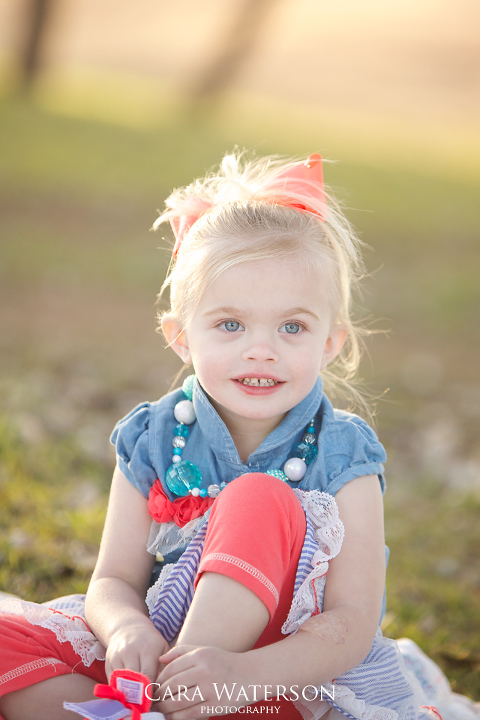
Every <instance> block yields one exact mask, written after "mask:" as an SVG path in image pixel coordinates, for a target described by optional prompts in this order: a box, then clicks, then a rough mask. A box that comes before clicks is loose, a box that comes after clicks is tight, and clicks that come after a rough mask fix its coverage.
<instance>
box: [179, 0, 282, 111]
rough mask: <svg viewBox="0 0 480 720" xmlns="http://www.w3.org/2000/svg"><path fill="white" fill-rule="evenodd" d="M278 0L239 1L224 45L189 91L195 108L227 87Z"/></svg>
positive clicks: (246, 56)
mask: <svg viewBox="0 0 480 720" xmlns="http://www.w3.org/2000/svg"><path fill="white" fill-rule="evenodd" d="M278 1H279V0H240V3H239V5H238V10H237V14H236V17H235V19H234V22H233V25H232V28H231V30H230V32H229V33H226V35H223V36H222V37H224V38H225V41H224V43H222V45H221V46H220V49H219V51H218V53H217V54H216V55H215V57H214V58H213V60H212V62H211V63H210V65H209V66H208V67H207V68H206V70H205V72H204V73H203V75H202V76H201V77H200V79H199V80H198V82H197V83H196V85H195V86H194V87H193V90H192V91H191V100H192V103H193V104H194V105H195V104H196V103H197V102H201V101H202V100H207V99H214V98H215V97H217V96H219V95H220V94H221V93H222V92H223V90H225V88H226V87H227V86H228V85H229V83H230V82H231V80H232V79H233V78H234V76H235V75H236V74H237V73H238V71H239V70H240V68H241V66H242V65H243V63H244V62H245V60H247V58H248V57H249V55H250V54H251V51H252V50H253V48H254V46H255V44H256V42H257V40H258V38H259V37H260V35H261V32H262V30H263V28H264V26H265V24H266V22H267V20H268V18H269V17H270V11H271V10H272V8H273V6H274V5H275V3H278Z"/></svg>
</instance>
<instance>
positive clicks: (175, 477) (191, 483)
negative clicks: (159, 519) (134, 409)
mask: <svg viewBox="0 0 480 720" xmlns="http://www.w3.org/2000/svg"><path fill="white" fill-rule="evenodd" d="M194 381H195V375H189V376H188V377H187V378H186V379H185V381H184V383H183V385H182V391H183V394H184V396H185V399H184V400H180V401H179V402H178V403H177V404H176V405H175V407H174V410H173V414H174V415H175V419H176V420H177V423H178V424H177V425H176V426H175V437H174V438H173V441H172V445H173V457H172V464H171V465H170V467H169V468H168V470H167V474H166V476H165V482H166V483H167V487H168V489H169V490H170V491H171V492H172V493H173V494H174V495H178V496H179V497H185V496H186V495H189V494H190V495H193V496H195V497H196V496H200V497H207V495H208V496H209V497H211V498H215V497H217V495H218V494H219V493H220V492H221V490H223V488H224V487H225V486H226V484H227V483H225V482H222V483H220V484H219V485H217V484H212V485H209V486H208V488H201V487H200V486H201V484H202V473H201V472H200V470H199V468H198V467H197V466H196V465H195V464H194V463H192V462H190V461H189V460H182V452H183V449H184V447H185V445H186V444H187V438H188V433H189V429H188V426H189V425H192V423H194V422H195V420H196V415H195V410H194V407H193V402H192V398H193V384H194ZM316 443H317V438H316V436H315V426H314V421H313V419H312V420H310V422H309V424H308V426H307V429H306V431H305V433H304V435H303V438H302V440H301V441H300V442H299V443H297V444H296V445H295V446H294V448H293V450H292V452H291V457H290V458H289V459H288V460H287V461H286V463H285V465H284V466H283V470H279V469H272V470H267V475H273V477H276V478H278V479H279V480H282V481H283V482H288V481H289V480H290V481H292V482H299V481H300V480H302V478H303V477H304V476H305V473H306V471H307V465H310V463H312V462H313V461H314V460H315V458H316V457H317V455H318V448H317V446H316Z"/></svg>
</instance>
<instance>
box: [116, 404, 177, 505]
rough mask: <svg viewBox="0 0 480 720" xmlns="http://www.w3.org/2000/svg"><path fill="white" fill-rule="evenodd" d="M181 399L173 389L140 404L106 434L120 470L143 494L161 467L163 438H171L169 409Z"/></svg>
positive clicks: (171, 413) (171, 411) (147, 491)
mask: <svg viewBox="0 0 480 720" xmlns="http://www.w3.org/2000/svg"><path fill="white" fill-rule="evenodd" d="M182 398H183V393H182V391H181V390H174V391H173V392H171V393H168V395H165V396H164V397H162V398H161V399H160V400H156V401H154V402H143V403H140V404H139V405H137V406H136V407H135V408H133V410H131V411H130V412H129V413H127V415H125V417H123V418H122V419H121V420H119V422H118V423H117V424H116V425H115V427H114V429H113V432H112V435H111V437H110V442H111V443H112V444H113V445H114V446H115V450H116V455H117V463H118V465H119V467H120V470H121V471H122V473H123V474H124V475H125V477H126V478H127V479H128V480H129V481H130V482H131V483H132V485H134V486H135V487H137V488H138V489H139V490H140V492H141V493H142V494H143V495H145V497H147V496H148V493H149V491H150V487H151V486H152V485H153V483H154V482H155V480H156V479H157V477H158V475H159V474H160V473H161V471H162V469H163V468H160V467H159V465H160V464H161V461H162V458H163V454H164V453H163V452H162V447H163V444H164V437H165V435H166V434H169V435H172V437H173V427H174V425H175V423H176V421H175V418H174V415H173V408H174V407H175V405H176V403H177V402H178V401H179V400H180V399H182ZM170 426H171V428H170ZM168 431H170V433H169V432H168Z"/></svg>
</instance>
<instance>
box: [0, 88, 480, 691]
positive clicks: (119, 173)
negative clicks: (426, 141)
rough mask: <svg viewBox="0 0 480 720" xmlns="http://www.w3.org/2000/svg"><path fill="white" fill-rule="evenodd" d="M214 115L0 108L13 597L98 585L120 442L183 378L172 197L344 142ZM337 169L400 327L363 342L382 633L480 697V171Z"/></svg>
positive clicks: (377, 166)
mask: <svg viewBox="0 0 480 720" xmlns="http://www.w3.org/2000/svg"><path fill="white" fill-rule="evenodd" d="M254 114H255V113H254V112H253V110H252V111H251V116H253V115H254ZM219 118H221V114H219V115H217V116H216V118H215V119H211V118H209V117H208V115H205V116H204V117H203V118H201V117H197V118H195V117H192V118H190V119H189V120H182V121H179V120H178V117H174V116H172V115H169V113H168V112H167V111H166V110H165V108H163V110H162V113H160V114H159V119H158V121H157V123H156V124H150V125H148V126H142V127H140V126H133V125H132V126H128V125H127V124H125V123H124V124H121V123H112V122H106V121H100V120H92V119H88V118H85V117H84V118H81V117H78V116H75V115H74V114H71V115H70V116H68V115H67V114H61V113H57V112H51V111H46V110H42V109H41V108H40V107H39V106H38V105H36V104H33V103H29V102H26V101H13V100H4V101H3V102H2V103H1V104H0V156H1V158H2V163H1V165H0V202H1V204H2V245H1V263H0V294H1V298H2V301H3V303H2V305H3V312H2V317H1V319H0V351H1V352H0V369H1V372H2V379H1V381H0V390H1V392H2V397H3V417H2V419H1V422H0V556H1V559H2V562H1V563H0V588H1V589H3V590H6V591H9V592H13V593H17V594H19V595H21V596H22V597H25V598H28V599H35V600H40V601H41V600H46V599H48V598H50V597H53V596H56V595H59V594H66V593H70V592H77V591H83V590H85V588H86V585H87V582H88V577H89V574H90V572H91V569H92V567H93V564H94V561H95V556H96V551H97V547H98V542H99V539H100V534H101V528H102V523H103V517H104V512H105V506H106V497H107V492H108V483H109V476H110V474H111V470H112V463H113V457H112V454H111V453H110V451H109V450H108V443H107V438H108V434H109V431H110V429H111V427H112V426H113V424H114V422H115V421H116V420H117V419H118V418H119V417H121V416H122V414H124V413H125V412H127V411H128V410H129V409H130V408H131V407H132V406H133V405H135V404H136V403H137V402H140V401H141V400H143V399H145V398H149V399H153V398H154V397H156V396H158V395H160V394H162V393H163V392H165V391H166V390H167V389H168V387H169V384H170V381H171V378H172V377H173V376H174V373H175V369H176V364H175V362H174V361H173V360H172V359H170V358H169V356H168V354H166V353H165V352H163V351H162V346H161V342H160V340H159V339H156V338H155V335H154V333H153V327H154V316H155V309H154V304H153V303H154V299H155V294H156V292H157V290H158V287H159V285H160V283H161V278H162V275H163V273H164V271H165V267H166V264H165V259H164V257H163V254H161V253H159V252H158V251H157V250H156V248H157V247H158V246H162V245H165V241H164V240H163V239H162V237H161V235H158V234H157V235H156V236H153V235H152V234H150V233H149V231H148V228H149V226H150V224H151V222H152V221H153V220H154V218H155V215H156V208H158V207H159V206H160V204H161V202H162V200H163V198H164V197H165V196H166V194H167V192H168V191H169V189H170V188H171V187H172V186H176V185H178V184H180V183H184V182H188V181H190V180H191V179H192V178H193V177H195V176H197V175H200V174H202V173H203V172H204V170H205V169H206V168H208V167H210V166H211V165H213V164H214V163H216V162H217V161H218V160H219V158H220V157H221V155H222V154H223V153H224V151H225V150H227V149H231V148H232V147H233V146H234V145H235V144H238V145H239V146H240V147H243V146H249V147H251V146H259V151H260V152H262V153H263V152H272V151H273V152H280V153H284V152H285V153H291V152H298V153H300V152H305V147H304V146H306V144H307V140H308V143H309V146H310V147H312V148H313V149H316V148H317V147H320V148H323V147H325V146H329V144H330V145H331V146H338V145H339V144H340V140H341V138H340V139H339V138H338V137H333V135H331V136H329V137H327V138H325V137H324V136H322V137H321V136H320V133H319V132H318V130H316V129H315V127H314V125H313V124H312V125H310V126H305V127H304V126H302V127H297V126H295V127H293V126H289V125H288V124H287V125H285V126H281V123H279V120H278V114H277V115H275V118H274V119H275V132H274V133H272V134H271V136H270V135H269V133H268V131H267V130H265V128H268V126H269V123H270V124H271V123H273V120H272V119H271V118H270V120H269V116H268V115H267V114H264V116H263V117H262V118H261V119H260V120H259V121H258V123H257V125H256V126H255V124H254V123H253V121H251V120H250V121H249V122H248V123H247V122H246V123H245V124H244V127H239V122H238V120H237V121H236V122H233V120H230V121H229V122H227V121H226V120H225V121H221V119H219ZM282 127H283V128H284V129H283V131H282ZM268 137H270V142H268V141H265V139H264V138H268ZM346 141H347V142H346V144H347V145H348V141H349V142H350V143H351V139H350V140H349V139H348V138H346ZM325 174H326V176H327V179H328V181H329V183H330V184H331V185H332V186H334V187H345V188H348V194H347V193H346V192H343V193H342V195H343V198H344V200H345V203H346V204H347V205H348V207H349V208H351V209H350V210H349V211H348V214H349V217H350V218H351V219H352V220H353V222H354V224H355V225H356V226H357V227H358V228H359V230H360V231H361V233H362V237H363V238H364V239H365V240H366V241H367V242H368V244H369V245H370V246H372V247H373V248H374V249H375V250H374V251H373V250H372V251H369V252H368V253H367V264H368V267H369V270H370V271H371V272H372V276H371V277H370V278H369V279H368V280H367V283H366V294H365V296H364V298H363V300H362V305H363V307H364V310H363V311H362V312H363V314H365V315H370V314H372V315H373V316H376V317H379V318H380V321H379V323H377V326H378V324H379V325H380V326H382V327H386V328H388V329H389V330H390V331H391V333H390V338H388V337H386V336H385V335H377V336H374V337H372V338H371V342H370V343H369V345H370V355H371V361H368V360H366V361H365V363H364V365H363V368H362V370H363V375H364V376H365V377H366V378H367V380H368V381H369V382H370V383H371V387H372V390H373V392H374V393H377V394H381V393H382V392H383V391H384V390H385V389H386V388H390V390H389V392H388V393H387V394H386V395H385V396H384V399H382V401H381V402H380V403H379V417H378V432H379V435H380V437H381V439H382V440H383V441H384V443H385V444H386V446H387V451H388V453H389V457H390V462H389V466H388V467H389V474H388V478H389V489H388V492H387V496H386V527H387V541H388V544H389V546H390V548H391V561H390V566H389V572H388V613H387V617H386V622H385V632H386V634H389V635H391V636H392V637H400V636H409V637H412V638H413V639H414V640H415V641H417V642H418V643H419V645H420V646H421V647H422V648H423V649H424V650H425V651H426V652H427V653H428V654H430V655H431V656H432V657H433V658H434V659H435V660H436V661H437V662H438V663H439V664H440V665H441V666H442V667H443V669H444V670H445V672H446V673H447V675H448V676H449V678H450V680H451V682H452V683H453V686H454V689H455V690H456V691H457V692H465V693H468V694H470V695H471V696H472V697H475V698H476V699H479V700H480V683H479V681H478V669H479V666H480V658H479V655H478V647H480V603H479V602H478V601H479V594H480V571H479V567H480V564H479V562H478V560H479V557H478V555H479V552H480V551H479V547H480V542H479V541H480V537H479V530H478V520H477V518H478V511H479V509H480V508H479V495H478V487H479V480H478V478H479V476H480V470H479V465H480V463H479V460H478V457H479V455H478V433H479V431H480V413H479V412H478V406H479V403H478V400H479V399H480V382H479V379H478V369H477V364H476V362H475V359H474V358H475V352H476V350H477V349H478V346H479V344H480V343H479V340H480V338H479V337H478V331H476V330H475V328H476V327H477V325H478V322H477V319H478V316H479V311H480V290H479V287H480V285H479V283H478V272H477V268H478V266H479V260H480V257H479V256H480V249H479V246H478V241H477V238H478V230H479V225H480V222H479V217H478V201H477V198H478V189H479V188H478V182H476V181H475V180H474V179H473V175H472V173H471V168H469V171H468V172H466V173H465V178H463V179H462V178H461V174H460V173H459V172H457V174H456V175H455V176H450V177H448V176H447V175H446V174H445V173H441V172H436V173H434V172H433V171H432V172H431V173H428V172H426V171H425V165H424V164H423V165H422V163H421V161H420V158H419V161H418V163H417V165H414V164H413V163H412V164H410V165H407V164H405V163H399V162H397V161H396V160H395V158H394V157H393V158H388V157H385V156H382V157H380V156H378V155H377V156H376V155H375V154H374V153H372V155H371V157H370V159H369V160H366V159H365V158H363V159H362V158H359V157H358V156H357V157H354V158H353V160H351V161H348V160H345V161H343V162H342V163H341V164H339V165H331V166H328V167H327V168H326V172H325ZM354 208H363V209H364V210H366V211H367V212H365V211H363V210H362V211H359V210H356V209H354ZM372 368H373V369H372Z"/></svg>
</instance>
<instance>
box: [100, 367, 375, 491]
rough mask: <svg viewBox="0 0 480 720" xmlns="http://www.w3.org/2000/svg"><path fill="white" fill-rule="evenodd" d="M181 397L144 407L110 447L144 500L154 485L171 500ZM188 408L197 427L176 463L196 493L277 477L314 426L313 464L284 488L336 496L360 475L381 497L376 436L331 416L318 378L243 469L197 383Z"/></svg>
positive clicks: (343, 416) (344, 415) (345, 416)
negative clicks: (186, 469) (249, 476)
mask: <svg viewBox="0 0 480 720" xmlns="http://www.w3.org/2000/svg"><path fill="white" fill-rule="evenodd" d="M184 397H185V396H184V394H183V392H182V390H181V389H179V390H174V391H173V392H171V393H169V394H168V395H165V396H164V397H163V398H161V399H160V400H158V401H156V402H152V403H148V402H146V403H142V404H141V405H138V406H137V407H136V408H135V409H134V410H132V411H131V412H130V413H129V414H128V415H126V416H125V417H124V418H123V420H120V422H119V423H117V425H116V426H115V429H114V431H113V433H112V436H111V442H112V443H113V444H114V445H115V446H116V451H117V462H118V465H119V467H120V470H121V471H122V472H123V474H124V475H125V477H126V478H127V479H128V480H129V481H130V482H131V483H132V485H134V486H135V487H136V488H138V490H140V492H141V493H142V494H143V495H144V496H145V497H148V494H149V491H150V488H151V486H152V485H153V483H154V482H155V480H156V479H157V478H159V479H160V480H161V482H162V485H163V489H164V491H165V493H166V494H167V495H168V497H169V498H170V499H171V500H174V499H175V497H176V496H175V495H173V494H172V493H171V492H170V490H169V489H168V488H167V486H166V484H165V475H166V472H167V470H168V468H169V467H170V465H171V464H172V450H173V448H172V440H173V438H174V435H175V425H176V424H177V421H176V420H175V417H174V415H173V408H174V407H175V405H176V403H177V402H178V401H179V400H183V399H184ZM193 405H194V408H195V413H196V416H197V420H196V422H195V423H193V425H189V430H190V432H189V435H188V437H187V443H186V446H185V448H184V450H183V453H182V460H189V461H190V462H192V463H194V464H195V465H197V467H198V468H199V469H200V471H201V473H202V485H201V487H204V488H207V487H208V485H211V484H212V483H217V484H220V483H221V482H223V481H225V482H230V481H231V480H233V479H234V478H236V477H238V476H239V475H243V474H245V473H249V472H266V471H267V470H270V469H281V468H282V467H283V465H284V463H285V461H286V460H287V459H288V458H289V457H290V456H291V454H292V450H293V448H294V446H295V445H296V444H297V443H298V442H300V441H301V439H302V437H303V435H304V433H305V430H306V427H307V425H308V424H309V421H310V420H311V419H312V418H315V433H316V435H317V443H318V457H317V458H316V460H315V461H314V462H313V463H311V464H310V465H309V466H308V467H307V472H306V474H305V477H304V478H303V480H301V481H300V482H292V481H290V482H289V485H291V486H292V487H298V488H300V489H301V490H314V489H317V490H321V491H323V492H326V493H329V494H330V495H335V493H336V492H337V491H338V490H340V488H341V487H343V486H344V485H345V484H346V483H347V482H349V481H350V480H353V479H354V478H356V477H360V476H362V475H378V477H379V480H380V483H381V487H382V492H384V491H385V479H384V475H383V471H384V468H383V463H384V462H385V458H386V455H385V450H384V448H383V446H382V445H381V444H380V442H379V441H378V438H377V436H376V434H375V433H374V431H373V430H372V429H371V428H370V427H369V426H368V425H367V423H366V422H365V421H364V420H362V419H361V418H359V417H358V416H357V415H352V414H351V413H348V412H346V411H343V410H335V409H334V408H333V407H332V405H331V403H330V401H329V400H328V398H327V397H326V396H325V394H324V393H323V386H322V381H321V378H320V377H319V378H318V380H317V381H316V383H315V385H314V387H313V389H312V390H311V392H310V393H309V394H308V395H307V397H306V398H304V399H303V400H302V401H301V402H300V403H299V404H298V405H296V406H295V407H294V408H292V410H290V412H289V413H288V414H287V415H286V416H285V418H284V419H283V420H282V422H281V423H280V424H279V425H278V426H277V427H276V428H275V429H274V430H273V432H271V433H270V435H268V436H267V437H266V438H265V440H264V441H263V442H262V444H261V445H260V446H259V447H258V448H257V449H256V450H255V452H253V453H252V454H251V455H250V456H249V458H248V460H247V462H246V463H242V461H241V460H240V457H239V455H238V452H237V449H236V447H235V445H234V443H233V440H232V437H231V435H230V433H229V431H228V429H227V427H226V425H225V423H224V422H223V420H222V419H221V418H220V416H219V415H218V413H217V411H216V410H215V409H214V407H213V406H212V404H211V403H210V401H209V399H208V397H207V395H206V394H205V392H204V390H203V389H202V387H201V386H200V384H199V382H198V380H195V383H194V391H193Z"/></svg>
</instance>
